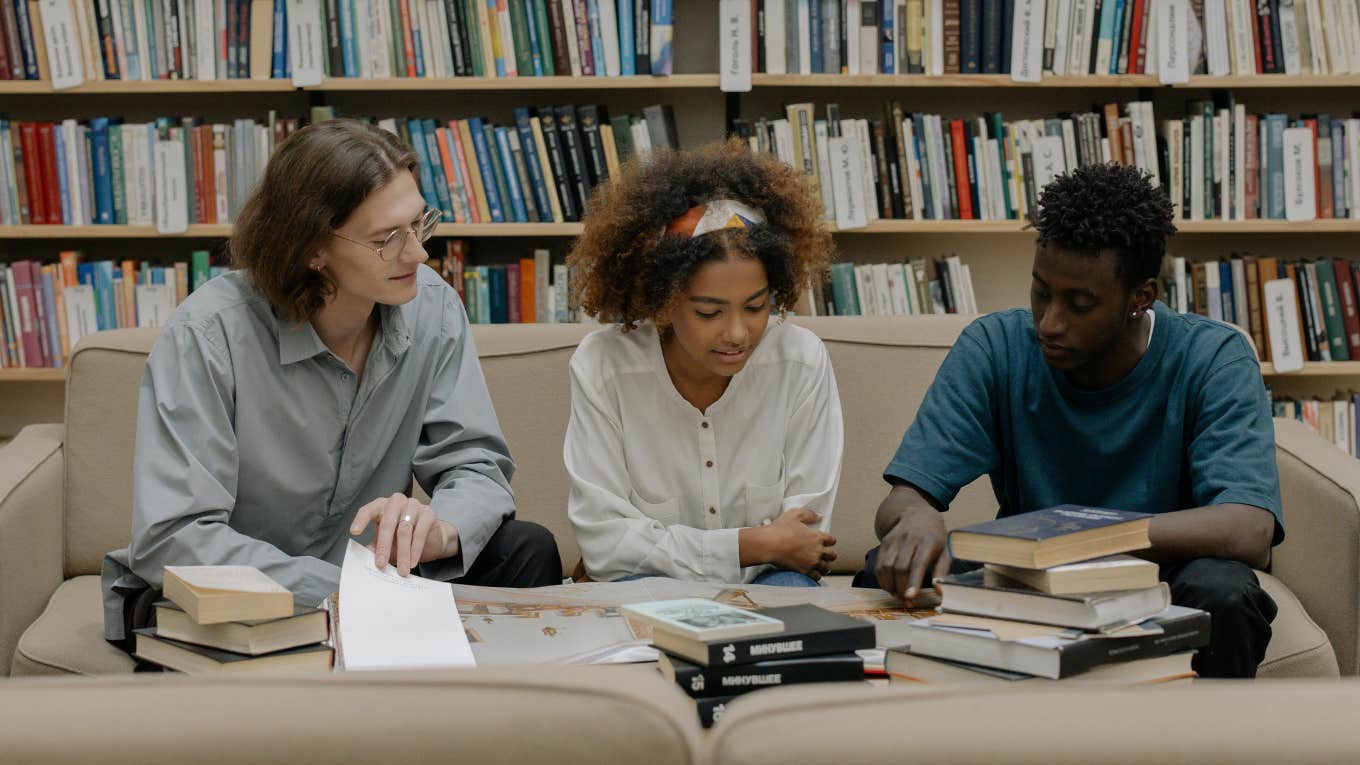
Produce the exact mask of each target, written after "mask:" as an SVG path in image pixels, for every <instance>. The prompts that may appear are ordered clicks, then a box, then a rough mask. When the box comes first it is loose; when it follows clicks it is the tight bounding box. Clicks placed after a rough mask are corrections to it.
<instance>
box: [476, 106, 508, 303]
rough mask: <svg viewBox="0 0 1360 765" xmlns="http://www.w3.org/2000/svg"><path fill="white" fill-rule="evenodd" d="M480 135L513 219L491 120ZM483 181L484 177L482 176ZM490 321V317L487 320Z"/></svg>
mask: <svg viewBox="0 0 1360 765" xmlns="http://www.w3.org/2000/svg"><path fill="white" fill-rule="evenodd" d="M482 135H483V136H485V137H486V150H487V153H488V154H489V155H490V160H491V174H492V175H493V176H495V177H494V182H495V184H496V193H497V194H500V195H501V207H502V208H503V209H504V210H505V219H506V220H507V221H509V220H513V219H514V213H513V212H511V210H510V187H509V186H507V185H506V184H505V171H504V170H503V169H501V161H500V152H499V150H498V149H497V148H496V145H497V144H496V129H495V128H494V127H492V126H491V121H490V120H487V121H485V122H483V123H482ZM482 182H483V183H485V182H486V179H485V178H483V179H482ZM487 322H488V323H490V319H488V320H487Z"/></svg>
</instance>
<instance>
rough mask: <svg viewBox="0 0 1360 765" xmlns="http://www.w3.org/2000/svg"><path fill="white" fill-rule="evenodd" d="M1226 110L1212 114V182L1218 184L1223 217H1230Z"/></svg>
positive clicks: (1229, 156)
mask: <svg viewBox="0 0 1360 765" xmlns="http://www.w3.org/2000/svg"><path fill="white" fill-rule="evenodd" d="M1230 129H1231V126H1230V125H1228V110H1227V109H1220V110H1218V112H1217V113H1215V114H1214V182H1215V183H1217V184H1218V206H1219V209H1221V210H1223V218H1224V220H1227V219H1228V218H1230V217H1231V211H1232V188H1231V187H1230V185H1229V184H1228V183H1227V180H1228V163H1229V162H1230V161H1231V160H1232V156H1231V155H1230V154H1229V152H1228V131H1229V130H1230Z"/></svg>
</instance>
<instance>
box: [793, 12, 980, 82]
mask: <svg viewBox="0 0 1360 765" xmlns="http://www.w3.org/2000/svg"><path fill="white" fill-rule="evenodd" d="M978 1H979V2H980V0H978ZM878 8H879V18H880V22H879V29H878V33H879V39H880V40H881V41H882V42H881V44H880V46H879V48H880V55H879V59H880V60H879V62H878V73H879V74H896V73H897V52H896V48H894V47H893V27H894V25H895V23H896V21H897V20H896V19H895V18H894V13H893V0H884V1H883V2H880V3H879V4H878ZM812 15H813V16H816V15H817V14H815V13H814V14H812ZM814 39H815V38H814ZM812 71H813V72H819V71H821V70H820V69H816V68H814V69H813V70H812Z"/></svg>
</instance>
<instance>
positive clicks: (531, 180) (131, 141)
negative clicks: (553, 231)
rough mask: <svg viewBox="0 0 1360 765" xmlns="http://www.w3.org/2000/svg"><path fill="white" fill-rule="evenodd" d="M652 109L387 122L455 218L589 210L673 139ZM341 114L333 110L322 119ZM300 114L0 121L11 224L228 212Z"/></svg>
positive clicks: (0, 210) (542, 217) (190, 218)
mask: <svg viewBox="0 0 1360 765" xmlns="http://www.w3.org/2000/svg"><path fill="white" fill-rule="evenodd" d="M643 112H644V113H643V115H642V116H629V115H619V116H616V117H613V118H612V119H611V118H610V116H609V113H608V111H607V110H606V109H605V108H604V107H603V106H593V105H587V106H557V107H551V106H544V107H538V108H528V107H521V108H518V109H516V110H515V111H514V119H515V124H514V125H510V126H497V125H495V124H494V123H492V122H491V121H490V120H485V119H482V118H477V117H474V118H471V119H466V120H449V121H447V122H445V121H438V122H436V121H435V120H433V119H423V120H417V119H403V120H398V119H392V118H388V119H382V120H378V121H377V124H378V126H379V127H381V128H383V129H385V130H388V131H390V132H392V133H394V134H397V135H399V136H400V137H401V138H402V139H403V140H404V141H406V142H407V144H408V145H410V146H411V147H413V148H414V149H415V151H416V153H417V155H418V156H419V157H420V160H421V161H420V189H421V192H422V194H423V195H424V196H425V199H426V201H428V202H429V204H430V206H431V207H434V208H436V209H438V210H440V211H441V212H442V213H443V217H444V220H446V221H450V222H458V223H488V222H497V223H500V222H520V223H528V222H540V221H541V222H559V223H560V222H563V221H579V220H581V218H582V217H583V215H584V210H585V203H586V201H587V200H588V199H589V197H590V192H591V190H592V189H593V188H594V187H595V185H596V184H598V183H602V182H604V181H606V180H608V178H609V176H610V174H611V173H613V174H617V173H618V169H619V165H620V163H622V162H624V161H627V159H628V158H629V157H631V156H632V155H633V154H635V153H636V154H641V155H645V154H647V153H648V152H650V151H651V150H652V149H653V148H654V147H663V148H675V147H676V146H677V145H678V141H677V138H676V128H675V116H674V113H673V112H672V111H671V108H670V106H668V105H656V106H648V107H646V108H645V109H644V110H643ZM331 116H333V112H332V111H331V110H330V109H329V108H328V107H319V108H317V109H314V110H313V114H312V120H313V121H317V120H318V119H325V118H329V117H331ZM300 125H301V121H300V120H299V119H296V118H280V117H277V115H275V114H274V113H272V112H271V113H270V115H269V117H268V119H267V120H266V121H265V122H263V123H256V122H255V121H254V120H251V119H240V120H236V121H235V122H233V123H232V124H204V123H203V122H202V121H201V120H199V119H196V118H161V119H157V120H155V121H153V122H148V123H144V124H143V123H124V122H123V121H122V120H121V119H118V118H107V117H97V118H94V119H91V120H88V121H78V120H74V119H68V120H63V121H62V122H60V123H53V122H10V121H7V120H4V119H0V225H28V224H37V225H43V224H49V225H89V224H130V225H155V226H156V227H157V229H158V230H160V231H161V232H164V233H174V232H179V231H183V230H184V229H185V228H186V227H187V226H188V225H189V224H214V223H231V222H233V221H234V220H235V218H236V214H237V213H238V212H239V210H240V209H241V207H242V206H243V205H244V204H245V201H246V199H247V198H248V196H249V193H250V191H251V189H253V188H254V186H255V184H256V183H257V182H258V180H259V179H260V178H261V177H262V176H263V173H264V168H265V165H266V163H267V162H268V160H269V157H270V156H271V155H272V154H273V151H274V147H275V146H277V145H278V144H279V143H280V142H282V141H283V140H284V139H286V138H287V137H288V136H289V135H291V134H292V133H293V132H295V131H296V130H297V129H298V128H299V126H300Z"/></svg>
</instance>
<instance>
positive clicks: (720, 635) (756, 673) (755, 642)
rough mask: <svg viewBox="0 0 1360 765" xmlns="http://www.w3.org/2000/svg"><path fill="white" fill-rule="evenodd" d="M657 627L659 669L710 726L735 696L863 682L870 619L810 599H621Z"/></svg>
mask: <svg viewBox="0 0 1360 765" xmlns="http://www.w3.org/2000/svg"><path fill="white" fill-rule="evenodd" d="M623 610H624V612H625V614H627V615H628V616H629V617H632V618H634V619H636V620H638V621H641V622H643V623H645V624H647V625H650V626H651V628H652V643H653V645H655V646H656V647H657V649H658V650H659V651H660V652H661V656H660V659H659V669H660V670H661V673H662V674H663V675H665V676H666V677H667V678H669V679H670V680H673V681H674V682H675V683H676V684H678V685H679V686H680V688H681V689H682V690H683V691H684V692H685V693H687V694H689V695H690V696H691V697H693V698H694V700H695V705H696V707H697V708H698V712H699V722H700V723H701V724H702V725H703V726H704V727H705V728H707V727H710V726H712V725H713V724H714V723H716V722H717V721H718V719H719V718H721V717H722V715H723V713H724V712H725V711H726V710H727V705H728V704H729V703H731V701H732V700H733V699H735V698H736V697H738V696H740V695H742V694H744V693H749V692H751V691H754V690H759V689H761V688H773V687H777V686H783V685H794V684H801V683H827V682H862V681H863V679H864V660H863V659H862V658H860V657H859V656H858V655H857V654H856V653H855V651H858V650H863V649H869V648H873V647H874V627H873V625H872V624H870V623H868V622H866V621H862V620H860V619H855V618H853V617H850V616H846V615H845V614H838V613H835V612H834V611H828V610H826V609H824V608H819V607H817V606H813V605H799V606H784V607H780V608H766V609H762V610H760V611H745V610H742V609H740V608H736V607H733V606H729V605H726V604H723V603H718V602H715V601H712V600H704V599H702V598H684V599H680V600H662V601H656V602H653V603H639V604H635V605H629V606H624V608H623Z"/></svg>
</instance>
